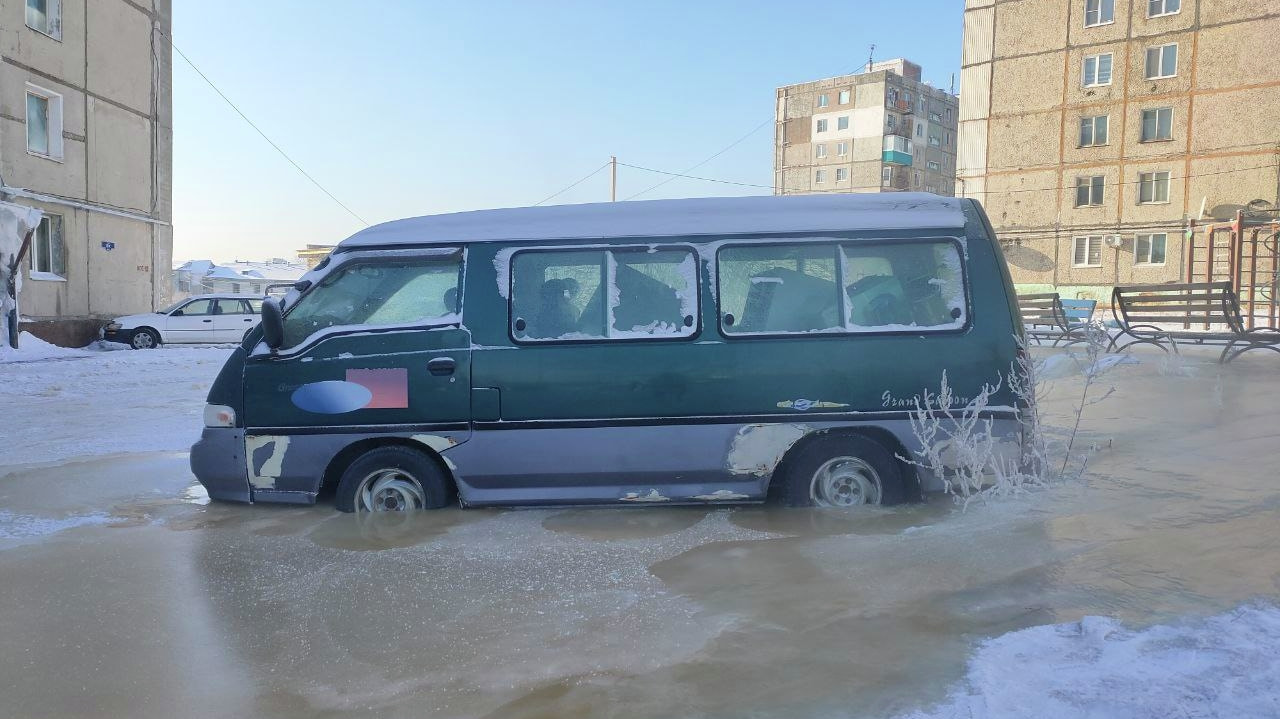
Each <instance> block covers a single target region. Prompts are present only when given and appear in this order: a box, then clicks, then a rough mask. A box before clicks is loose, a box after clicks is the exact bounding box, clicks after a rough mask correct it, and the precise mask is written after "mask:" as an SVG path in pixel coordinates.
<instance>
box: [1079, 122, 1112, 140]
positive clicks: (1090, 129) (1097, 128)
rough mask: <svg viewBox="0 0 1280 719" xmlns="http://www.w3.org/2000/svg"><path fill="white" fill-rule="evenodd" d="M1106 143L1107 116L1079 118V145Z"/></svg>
mask: <svg viewBox="0 0 1280 719" xmlns="http://www.w3.org/2000/svg"><path fill="white" fill-rule="evenodd" d="M1105 144H1107V116H1106V115H1098V116H1097V117H1082V118H1080V147H1097V146H1098V145H1105Z"/></svg>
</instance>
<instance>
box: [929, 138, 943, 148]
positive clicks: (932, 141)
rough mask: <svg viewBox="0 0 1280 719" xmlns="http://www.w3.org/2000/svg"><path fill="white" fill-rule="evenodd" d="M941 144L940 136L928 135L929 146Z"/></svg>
mask: <svg viewBox="0 0 1280 719" xmlns="http://www.w3.org/2000/svg"><path fill="white" fill-rule="evenodd" d="M941 145H942V140H941V138H939V137H938V136H937V135H930V136H929V147H940V146H941Z"/></svg>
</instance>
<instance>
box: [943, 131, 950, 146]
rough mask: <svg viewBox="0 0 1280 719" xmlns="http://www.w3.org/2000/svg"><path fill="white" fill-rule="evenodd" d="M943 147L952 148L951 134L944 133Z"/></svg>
mask: <svg viewBox="0 0 1280 719" xmlns="http://www.w3.org/2000/svg"><path fill="white" fill-rule="evenodd" d="M942 145H943V147H951V133H949V132H944V133H942Z"/></svg>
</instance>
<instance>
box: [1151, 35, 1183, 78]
mask: <svg viewBox="0 0 1280 719" xmlns="http://www.w3.org/2000/svg"><path fill="white" fill-rule="evenodd" d="M1177 74H1178V43H1176V42H1175V43H1173V44H1171V45H1161V46H1159V47H1149V48H1147V73H1146V76H1147V79H1148V80H1159V79H1161V78H1165V77H1174V76H1175V75H1177Z"/></svg>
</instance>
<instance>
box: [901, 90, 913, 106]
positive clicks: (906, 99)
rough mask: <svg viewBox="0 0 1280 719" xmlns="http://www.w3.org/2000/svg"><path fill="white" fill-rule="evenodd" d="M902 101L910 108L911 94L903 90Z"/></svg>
mask: <svg viewBox="0 0 1280 719" xmlns="http://www.w3.org/2000/svg"><path fill="white" fill-rule="evenodd" d="M902 101H903V102H905V103H907V105H908V106H910V105H911V93H909V92H907V91H906V90H903V91H902Z"/></svg>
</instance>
